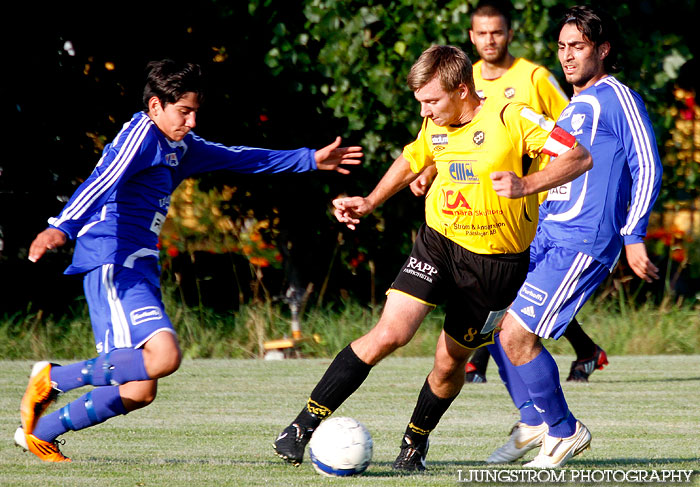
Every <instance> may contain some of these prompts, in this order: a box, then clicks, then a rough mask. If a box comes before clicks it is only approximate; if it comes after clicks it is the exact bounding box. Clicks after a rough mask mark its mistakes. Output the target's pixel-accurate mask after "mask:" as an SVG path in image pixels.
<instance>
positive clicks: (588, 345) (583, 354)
mask: <svg viewBox="0 0 700 487" xmlns="http://www.w3.org/2000/svg"><path fill="white" fill-rule="evenodd" d="M564 336H565V337H566V339H567V340H569V342H570V343H571V346H572V347H574V352H576V360H583V359H587V358H591V357H592V356H593V355H594V354H595V343H593V340H591V337H589V336H588V335H586V332H585V331H583V328H581V325H580V324H579V322H578V321H577V320H576V318H574V319H573V320H571V323H569V326H567V327H566V331H565V332H564Z"/></svg>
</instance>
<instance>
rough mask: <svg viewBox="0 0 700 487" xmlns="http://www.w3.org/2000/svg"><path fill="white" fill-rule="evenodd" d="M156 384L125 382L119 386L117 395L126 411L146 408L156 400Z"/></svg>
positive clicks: (153, 381)
mask: <svg viewBox="0 0 700 487" xmlns="http://www.w3.org/2000/svg"><path fill="white" fill-rule="evenodd" d="M157 393H158V382H157V381H156V380H145V381H135V382H127V383H126V384H122V385H121V386H119V395H120V396H121V398H122V403H123V404H124V408H126V410H127V411H134V410H135V409H140V408H144V407H146V406H148V405H149V404H151V403H152V402H153V401H155V399H156V395H157Z"/></svg>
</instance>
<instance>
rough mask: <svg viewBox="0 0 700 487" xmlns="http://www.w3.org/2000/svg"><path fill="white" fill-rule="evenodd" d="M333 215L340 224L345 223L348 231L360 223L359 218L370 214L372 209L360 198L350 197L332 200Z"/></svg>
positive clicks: (365, 200) (365, 199) (367, 202)
mask: <svg viewBox="0 0 700 487" xmlns="http://www.w3.org/2000/svg"><path fill="white" fill-rule="evenodd" d="M333 207H334V208H335V209H334V210H333V214H334V215H335V217H336V218H337V219H338V221H339V222H340V223H345V225H347V227H348V228H349V229H350V230H355V225H357V224H358V223H360V217H363V216H365V215H367V214H368V213H371V212H372V211H373V210H374V207H373V206H372V205H371V204H370V203H369V201H367V198H363V197H362V196H350V197H343V198H336V199H334V200H333Z"/></svg>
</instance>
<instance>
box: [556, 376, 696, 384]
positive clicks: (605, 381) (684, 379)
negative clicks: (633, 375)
mask: <svg viewBox="0 0 700 487" xmlns="http://www.w3.org/2000/svg"><path fill="white" fill-rule="evenodd" d="M692 381H700V376H699V377H668V378H665V379H648V378H644V379H632V380H622V379H621V380H615V379H613V380H610V379H600V380H595V381H593V382H567V385H568V384H593V383H599V384H636V383H642V382H643V383H645V384H653V383H655V382H658V383H668V382H692Z"/></svg>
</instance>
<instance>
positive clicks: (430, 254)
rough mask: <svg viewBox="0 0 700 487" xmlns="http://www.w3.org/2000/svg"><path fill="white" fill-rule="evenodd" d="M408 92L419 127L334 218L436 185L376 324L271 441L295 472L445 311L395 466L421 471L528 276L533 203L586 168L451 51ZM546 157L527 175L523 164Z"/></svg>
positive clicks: (437, 51) (435, 57)
mask: <svg viewBox="0 0 700 487" xmlns="http://www.w3.org/2000/svg"><path fill="white" fill-rule="evenodd" d="M408 85H409V87H410V88H411V89H412V90H413V91H414V94H415V97H416V99H417V100H418V101H419V102H420V106H421V116H423V117H424V118H425V120H424V123H423V126H422V129H421V131H420V134H419V135H418V138H417V139H416V141H415V142H413V143H412V144H409V145H408V146H406V148H405V149H404V151H403V154H402V155H401V156H399V157H398V158H397V159H396V161H394V163H393V164H392V166H391V167H390V168H389V170H388V171H387V173H386V174H385V175H384V177H383V178H382V179H381V181H380V182H379V184H378V185H377V186H376V187H375V188H374V190H373V191H372V192H371V193H370V194H369V195H368V196H367V197H360V196H356V197H348V198H338V199H336V200H334V201H333V205H334V207H335V215H336V217H337V218H338V220H339V221H341V222H343V223H345V224H346V225H347V226H348V227H349V228H351V229H352V228H355V225H356V224H357V223H359V221H360V220H359V218H360V217H361V216H363V215H366V214H368V213H370V212H371V211H373V210H374V209H375V208H376V207H377V206H379V205H381V204H382V203H384V202H385V201H386V200H387V199H388V198H389V197H391V196H392V195H393V194H395V193H396V192H397V191H399V190H401V189H402V188H405V187H406V186H408V184H409V183H410V182H411V181H413V180H414V179H415V178H416V177H417V173H418V172H420V170H421V169H423V168H424V167H426V166H432V165H435V166H436V167H437V169H438V174H437V179H436V182H435V184H434V185H433V187H432V188H431V191H430V194H429V195H428V197H427V199H426V224H425V225H423V226H422V227H421V230H420V232H419V235H418V238H417V240H416V243H415V245H414V248H413V250H412V252H411V255H410V256H409V258H408V259H407V260H406V263H405V264H404V266H403V267H402V269H401V270H400V272H399V275H398V276H397V278H396V280H395V281H394V283H393V284H392V286H391V289H390V290H389V291H388V293H387V301H386V304H385V306H384V310H383V312H382V316H381V318H380V320H379V322H378V323H377V324H376V325H375V326H374V327H373V328H372V329H371V330H370V331H369V332H368V333H367V334H365V335H364V336H362V337H360V338H358V339H357V340H354V341H353V342H352V343H351V344H350V345H348V346H347V347H345V348H344V349H343V350H341V351H340V352H339V353H338V355H337V356H336V357H335V359H334V360H333V362H332V363H331V364H330V366H329V367H328V370H326V373H325V374H324V375H323V377H322V378H321V380H320V381H319V382H318V384H317V385H316V387H315V388H314V389H313V391H312V392H311V395H310V397H309V400H308V401H307V404H306V405H305V406H304V408H303V409H302V411H301V412H300V413H299V414H298V415H297V417H296V418H295V419H294V421H293V422H292V423H291V424H290V425H289V426H287V427H286V428H285V429H284V430H283V431H282V433H280V435H279V436H278V438H277V440H276V441H275V444H274V447H275V450H276V452H277V454H278V455H279V456H280V457H282V458H283V459H284V460H286V461H287V462H289V463H292V464H294V465H299V464H300V463H301V461H302V459H303V455H304V449H305V446H306V444H307V443H308V441H309V439H310V438H311V435H312V433H313V431H314V429H315V428H316V427H317V426H318V425H319V424H320V422H321V421H322V420H323V419H325V418H326V417H327V416H328V415H330V414H331V413H332V412H333V411H335V410H336V409H337V408H338V407H339V406H340V405H341V404H342V403H343V402H344V401H345V400H346V399H347V398H348V397H349V396H350V395H351V394H353V393H354V392H355V391H356V390H357V389H358V388H359V387H360V385H361V384H362V383H363V382H364V380H365V379H366V378H367V376H368V374H369V372H370V370H371V368H372V367H373V366H374V365H375V364H377V363H378V362H379V361H380V360H382V359H383V358H384V357H386V356H387V355H389V354H390V353H392V352H393V351H394V350H396V349H397V348H399V347H401V346H403V345H405V344H406V343H408V342H409V341H410V340H411V338H412V337H413V335H414V334H415V333H416V331H417V330H418V327H419V326H420V324H421V322H422V321H423V319H424V318H425V316H426V315H427V314H428V313H429V312H430V311H431V310H432V309H434V307H435V305H437V304H438V303H443V302H444V303H446V309H447V313H446V317H445V324H444V329H443V331H442V332H441V334H440V337H439V338H438V342H437V346H436V351H435V364H434V367H433V369H432V371H431V372H430V374H429V375H428V378H427V379H426V381H425V384H424V385H423V388H422V390H421V392H420V394H419V397H418V401H417V403H416V406H415V409H414V412H413V415H412V417H411V420H410V423H409V425H408V427H407V428H406V432H405V434H404V436H403V440H402V443H401V452H400V453H399V456H398V457H397V459H396V461H395V462H394V468H395V469H398V470H424V469H425V456H426V454H427V451H428V434H429V433H430V432H431V431H432V430H433V429H434V428H435V426H436V425H437V423H438V421H439V420H440V418H441V417H442V415H443V414H444V413H445V411H446V410H447V408H448V407H449V405H450V404H451V403H452V401H453V400H454V398H455V397H456V396H457V394H458V393H459V391H460V390H461V388H462V385H463V384H464V365H465V363H466V362H467V359H468V357H469V355H470V354H471V352H472V350H474V349H475V348H477V347H480V346H484V345H486V344H488V343H489V342H491V341H492V340H493V338H492V337H493V333H492V332H493V330H492V329H491V330H489V328H491V327H493V326H494V324H495V323H497V321H498V320H497V319H496V318H498V316H500V313H501V311H502V310H503V311H504V308H506V307H507V306H508V305H509V304H510V303H511V301H512V300H513V298H514V297H515V294H516V291H517V289H518V286H519V285H520V284H521V282H522V280H523V277H524V275H525V273H526V271H527V268H528V261H529V251H528V246H529V243H530V240H531V239H532V237H533V235H534V231H535V224H536V221H537V193H539V192H540V191H543V190H544V189H546V188H548V187H554V186H558V185H559V184H561V183H560V182H562V181H569V180H571V179H572V178H574V177H576V175H578V174H582V173H583V172H585V171H586V170H588V169H589V168H590V167H591V164H592V163H591V158H590V155H589V154H588V151H587V150H586V149H585V148H583V147H581V146H578V145H576V141H575V139H574V138H573V136H570V135H569V134H568V133H566V132H565V131H564V130H562V129H561V128H559V127H557V126H556V125H555V124H554V123H553V122H552V121H550V120H547V119H545V118H544V117H543V116H541V115H539V114H536V113H535V112H533V111H532V110H531V109H530V108H528V107H527V106H526V105H523V104H520V103H509V104H504V103H499V102H498V101H495V100H494V101H489V100H486V101H484V100H482V99H481V98H479V97H478V96H477V95H476V90H475V88H474V81H473V75H472V65H471V62H470V61H469V58H468V57H467V55H466V54H465V53H464V52H463V51H462V50H461V49H458V48H456V47H452V46H433V47H431V48H429V49H428V50H426V51H425V52H424V53H423V54H422V55H421V56H420V58H419V59H418V60H417V61H416V63H415V64H414V65H413V67H412V68H411V71H410V73H409V76H408ZM541 153H550V154H551V155H553V156H557V157H556V159H553V160H552V161H551V162H550V163H549V164H548V165H547V167H545V168H544V169H543V170H541V171H537V172H531V173H528V174H527V175H526V174H525V173H524V171H523V164H522V156H523V155H524V154H530V155H531V156H536V155H537V154H541Z"/></svg>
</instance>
